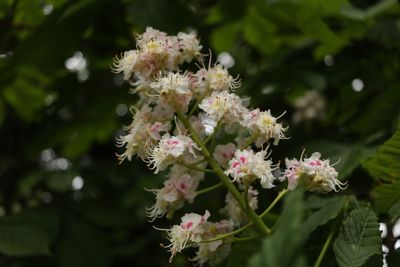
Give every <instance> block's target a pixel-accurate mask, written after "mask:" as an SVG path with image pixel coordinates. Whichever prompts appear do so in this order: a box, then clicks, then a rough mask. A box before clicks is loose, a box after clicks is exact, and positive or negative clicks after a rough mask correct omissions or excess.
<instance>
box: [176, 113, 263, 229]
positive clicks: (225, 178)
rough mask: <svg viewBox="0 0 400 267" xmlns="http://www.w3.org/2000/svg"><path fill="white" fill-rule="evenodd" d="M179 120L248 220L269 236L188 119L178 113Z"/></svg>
mask: <svg viewBox="0 0 400 267" xmlns="http://www.w3.org/2000/svg"><path fill="white" fill-rule="evenodd" d="M177 115H178V118H179V120H180V121H181V122H182V123H183V125H184V126H185V127H186V129H188V130H189V131H190V133H191V137H192V139H193V141H194V142H195V143H196V144H197V145H198V146H199V147H200V149H201V152H202V153H203V156H204V157H205V158H206V160H207V161H208V163H209V164H210V166H211V168H212V169H213V170H214V171H215V173H216V174H217V175H218V177H219V178H220V180H221V182H222V184H223V185H224V186H225V187H226V188H227V189H228V191H229V192H230V193H231V194H232V196H233V197H234V198H235V199H236V201H237V202H238V203H239V206H240V207H241V208H242V210H243V211H244V212H245V213H246V215H247V216H248V218H249V219H250V220H251V221H252V222H253V223H254V226H255V227H257V229H258V230H259V231H260V233H262V234H263V235H268V234H269V233H270V232H271V230H270V229H269V228H268V227H267V226H266V225H265V224H264V222H263V220H262V219H261V218H260V217H258V215H257V214H256V213H255V212H254V211H253V210H252V209H248V210H247V209H246V204H245V203H244V201H243V198H242V196H241V194H240V192H239V191H238V190H237V188H236V187H235V185H234V184H233V183H232V182H231V181H230V179H229V177H228V176H227V175H226V174H225V173H224V171H223V170H222V169H221V168H220V167H219V165H218V163H217V162H216V161H215V160H214V159H213V158H212V157H211V155H210V152H209V151H208V150H207V148H206V146H205V145H204V143H203V142H202V140H201V139H200V138H199V137H198V136H197V134H196V132H195V131H194V130H193V128H192V126H191V125H190V123H189V121H188V119H187V118H186V117H185V116H184V115H183V114H182V113H180V112H177Z"/></svg>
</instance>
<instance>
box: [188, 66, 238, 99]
mask: <svg viewBox="0 0 400 267" xmlns="http://www.w3.org/2000/svg"><path fill="white" fill-rule="evenodd" d="M191 82H192V90H193V91H194V92H195V93H196V94H198V95H200V96H205V95H209V94H210V93H213V92H215V91H228V90H230V89H231V90H233V89H236V88H239V87H240V80H239V78H233V77H232V76H231V75H229V73H228V70H227V69H225V68H224V67H223V66H222V65H219V64H217V65H215V66H214V67H212V68H209V69H206V68H200V69H199V70H198V71H197V72H196V73H195V74H192V75H191Z"/></svg>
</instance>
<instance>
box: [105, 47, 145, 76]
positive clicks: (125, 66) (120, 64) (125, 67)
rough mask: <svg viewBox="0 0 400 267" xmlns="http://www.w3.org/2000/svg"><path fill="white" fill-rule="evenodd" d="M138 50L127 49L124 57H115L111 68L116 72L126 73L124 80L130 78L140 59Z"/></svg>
mask: <svg viewBox="0 0 400 267" xmlns="http://www.w3.org/2000/svg"><path fill="white" fill-rule="evenodd" d="M138 58H139V56H138V52H137V51H136V50H129V51H125V52H124V54H123V56H122V57H118V56H116V57H115V58H114V62H113V65H112V66H111V70H112V71H113V72H114V73H120V72H122V73H123V74H124V80H127V81H128V80H130V78H131V77H132V73H133V71H134V68H135V65H136V63H137V61H138Z"/></svg>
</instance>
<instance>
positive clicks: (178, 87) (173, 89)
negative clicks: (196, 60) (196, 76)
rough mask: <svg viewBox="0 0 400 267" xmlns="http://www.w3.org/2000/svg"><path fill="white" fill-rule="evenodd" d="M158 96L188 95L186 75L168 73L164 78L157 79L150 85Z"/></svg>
mask: <svg viewBox="0 0 400 267" xmlns="http://www.w3.org/2000/svg"><path fill="white" fill-rule="evenodd" d="M150 87H151V88H153V89H155V90H156V91H157V92H158V93H159V94H160V95H167V94H171V93H176V94H190V93H191V91H190V89H189V78H188V76H187V75H186V74H180V73H173V72H169V73H168V74H167V75H166V76H163V77H159V78H158V79H157V80H156V81H155V82H152V83H151V84H150Z"/></svg>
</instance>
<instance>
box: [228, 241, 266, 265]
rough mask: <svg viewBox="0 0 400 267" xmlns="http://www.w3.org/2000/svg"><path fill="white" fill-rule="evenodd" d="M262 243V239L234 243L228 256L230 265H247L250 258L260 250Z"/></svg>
mask: <svg viewBox="0 0 400 267" xmlns="http://www.w3.org/2000/svg"><path fill="white" fill-rule="evenodd" d="M260 245H261V242H260V240H254V241H251V242H237V243H234V244H233V245H232V251H231V253H230V254H229V257H228V267H242V266H247V263H248V261H249V258H250V257H252V256H253V255H254V254H256V253H257V252H258V251H259V248H260Z"/></svg>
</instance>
